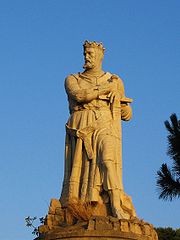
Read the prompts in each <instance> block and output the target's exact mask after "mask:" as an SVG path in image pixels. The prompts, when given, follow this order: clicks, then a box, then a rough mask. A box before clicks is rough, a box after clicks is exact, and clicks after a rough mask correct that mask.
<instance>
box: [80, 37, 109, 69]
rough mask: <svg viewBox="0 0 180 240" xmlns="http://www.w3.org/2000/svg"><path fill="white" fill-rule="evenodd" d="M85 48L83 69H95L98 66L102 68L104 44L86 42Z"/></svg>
mask: <svg viewBox="0 0 180 240" xmlns="http://www.w3.org/2000/svg"><path fill="white" fill-rule="evenodd" d="M83 47H84V60H85V64H84V66H83V68H85V69H93V68H95V67H97V66H101V65H102V60H103V57H104V51H105V48H104V47H103V45H102V43H97V42H89V41H87V40H86V41H85V42H84V45H83Z"/></svg>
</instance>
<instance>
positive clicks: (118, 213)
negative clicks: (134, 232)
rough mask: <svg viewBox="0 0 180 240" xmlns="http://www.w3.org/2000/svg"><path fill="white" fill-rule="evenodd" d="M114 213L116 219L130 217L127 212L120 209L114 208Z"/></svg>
mask: <svg viewBox="0 0 180 240" xmlns="http://www.w3.org/2000/svg"><path fill="white" fill-rule="evenodd" d="M114 215H115V217H117V218H118V219H130V216H129V214H127V213H125V212H124V211H123V210H122V209H115V210H114Z"/></svg>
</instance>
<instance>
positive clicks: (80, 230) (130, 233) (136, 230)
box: [36, 216, 158, 240]
mask: <svg viewBox="0 0 180 240" xmlns="http://www.w3.org/2000/svg"><path fill="white" fill-rule="evenodd" d="M43 227H44V226H41V227H40V230H41V231H40V232H41V233H40V236H39V237H38V238H36V240H55V239H56V240H60V239H72V240H78V239H81V240H87V239H90V240H91V239H92V240H93V239H103V240H105V239H106V240H111V239H112V240H114V239H121V240H126V239H129V240H158V237H157V233H156V232H155V230H154V228H153V226H152V225H151V224H149V223H146V222H144V221H141V220H139V219H137V218H136V219H133V220H124V219H121V220H119V219H117V218H113V217H99V216H96V217H95V216H94V217H92V218H91V219H89V220H88V221H84V222H82V221H79V222H77V223H76V224H73V225H64V226H58V227H54V228H52V229H51V230H47V229H46V231H44V232H43Z"/></svg>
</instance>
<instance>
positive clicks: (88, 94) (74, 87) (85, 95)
mask: <svg viewBox="0 0 180 240" xmlns="http://www.w3.org/2000/svg"><path fill="white" fill-rule="evenodd" d="M65 89H66V92H67V94H68V96H69V97H71V98H73V99H74V100H76V101H77V102H90V101H92V100H94V99H98V98H99V95H101V94H108V93H109V92H110V88H107V86H106V87H105V88H103V89H99V88H98V87H91V88H87V89H82V88H80V86H79V84H78V80H77V79H76V78H75V77H74V76H73V75H70V76H68V77H67V78H66V79H65Z"/></svg>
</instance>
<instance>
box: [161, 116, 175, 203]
mask: <svg viewBox="0 0 180 240" xmlns="http://www.w3.org/2000/svg"><path fill="white" fill-rule="evenodd" d="M170 120H171V123H169V122H168V121H165V122H164V124H165V127H166V129H167V130H168V133H169V135H168V136H167V139H168V151H167V154H168V155H169V156H170V158H171V159H172V160H173V163H172V167H171V168H170V167H168V166H167V164H166V163H164V164H162V166H161V168H160V170H159V171H157V187H158V190H159V198H161V199H164V200H170V201H171V200H172V199H173V198H175V197H180V120H178V119H177V116H176V114H172V115H171V116H170Z"/></svg>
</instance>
